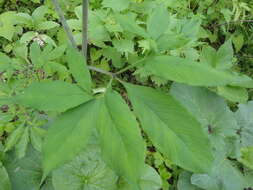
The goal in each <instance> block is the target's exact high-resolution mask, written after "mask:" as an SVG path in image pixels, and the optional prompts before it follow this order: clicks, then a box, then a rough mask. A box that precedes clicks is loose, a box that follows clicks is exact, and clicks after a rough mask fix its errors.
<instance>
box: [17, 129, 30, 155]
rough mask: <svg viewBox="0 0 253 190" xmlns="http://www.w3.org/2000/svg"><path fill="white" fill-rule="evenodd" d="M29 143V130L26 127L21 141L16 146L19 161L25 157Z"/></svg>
mask: <svg viewBox="0 0 253 190" xmlns="http://www.w3.org/2000/svg"><path fill="white" fill-rule="evenodd" d="M28 143H29V128H28V127H26V128H25V130H24V132H23V134H22V136H21V137H20V139H19V142H18V144H17V145H16V146H15V148H16V154H17V157H18V158H19V159H20V158H23V157H24V156H25V154H26V149H27V146H28Z"/></svg>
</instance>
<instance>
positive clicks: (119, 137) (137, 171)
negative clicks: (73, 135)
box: [97, 91, 145, 189]
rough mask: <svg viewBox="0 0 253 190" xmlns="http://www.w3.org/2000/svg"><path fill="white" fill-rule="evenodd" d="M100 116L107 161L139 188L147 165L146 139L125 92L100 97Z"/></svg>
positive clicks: (99, 125)
mask: <svg viewBox="0 0 253 190" xmlns="http://www.w3.org/2000/svg"><path fill="white" fill-rule="evenodd" d="M97 120H98V131H99V138H100V144H101V147H102V155H103V158H104V160H105V162H106V163H107V165H108V166H109V167H110V168H112V169H113V170H114V171H115V172H116V173H117V175H119V176H123V177H124V178H125V179H126V180H127V181H128V182H129V183H131V184H132V185H133V189H135V188H136V185H137V181H138V180H139V178H140V177H141V173H142V170H143V167H144V158H145V143H144V141H143V139H142V136H141V132H140V129H139V127H138V123H137V121H136V119H135V117H134V115H133V114H132V113H131V112H130V109H129V108H128V106H127V104H126V103H125V102H124V100H123V99H122V98H121V96H120V95H119V94H118V93H116V92H114V91H110V92H107V93H106V95H105V97H104V98H102V99H101V100H100V108H99V116H98V119H97Z"/></svg>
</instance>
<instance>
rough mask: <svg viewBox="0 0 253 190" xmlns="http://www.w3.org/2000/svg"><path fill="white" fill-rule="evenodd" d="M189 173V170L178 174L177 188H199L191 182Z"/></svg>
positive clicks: (186, 189)
mask: <svg viewBox="0 0 253 190" xmlns="http://www.w3.org/2000/svg"><path fill="white" fill-rule="evenodd" d="M191 175H192V174H191V173H190V172H186V171H184V172H182V173H181V174H180V175H179V179H178V183H177V188H178V190H201V189H200V188H198V187H197V186H195V185H193V184H191Z"/></svg>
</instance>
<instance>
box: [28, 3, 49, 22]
mask: <svg viewBox="0 0 253 190" xmlns="http://www.w3.org/2000/svg"><path fill="white" fill-rule="evenodd" d="M47 13H48V8H47V6H45V5H42V6H40V7H38V8H36V9H35V10H34V11H33V13H32V17H33V19H35V20H36V21H40V20H43V19H44V18H45V15H46V14H47Z"/></svg>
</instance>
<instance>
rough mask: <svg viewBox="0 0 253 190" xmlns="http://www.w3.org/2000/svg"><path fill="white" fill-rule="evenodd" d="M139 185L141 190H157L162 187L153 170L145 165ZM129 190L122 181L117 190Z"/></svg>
mask: <svg viewBox="0 0 253 190" xmlns="http://www.w3.org/2000/svg"><path fill="white" fill-rule="evenodd" d="M139 184H140V187H141V190H159V189H161V187H162V180H161V178H160V176H159V174H158V173H157V172H156V170H155V169H154V168H152V167H151V166H149V165H145V168H144V170H143V172H142V175H141V179H140V180H139ZM129 189H131V186H129V184H128V183H126V182H124V181H123V182H122V184H121V183H120V185H119V189H118V190H129Z"/></svg>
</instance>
